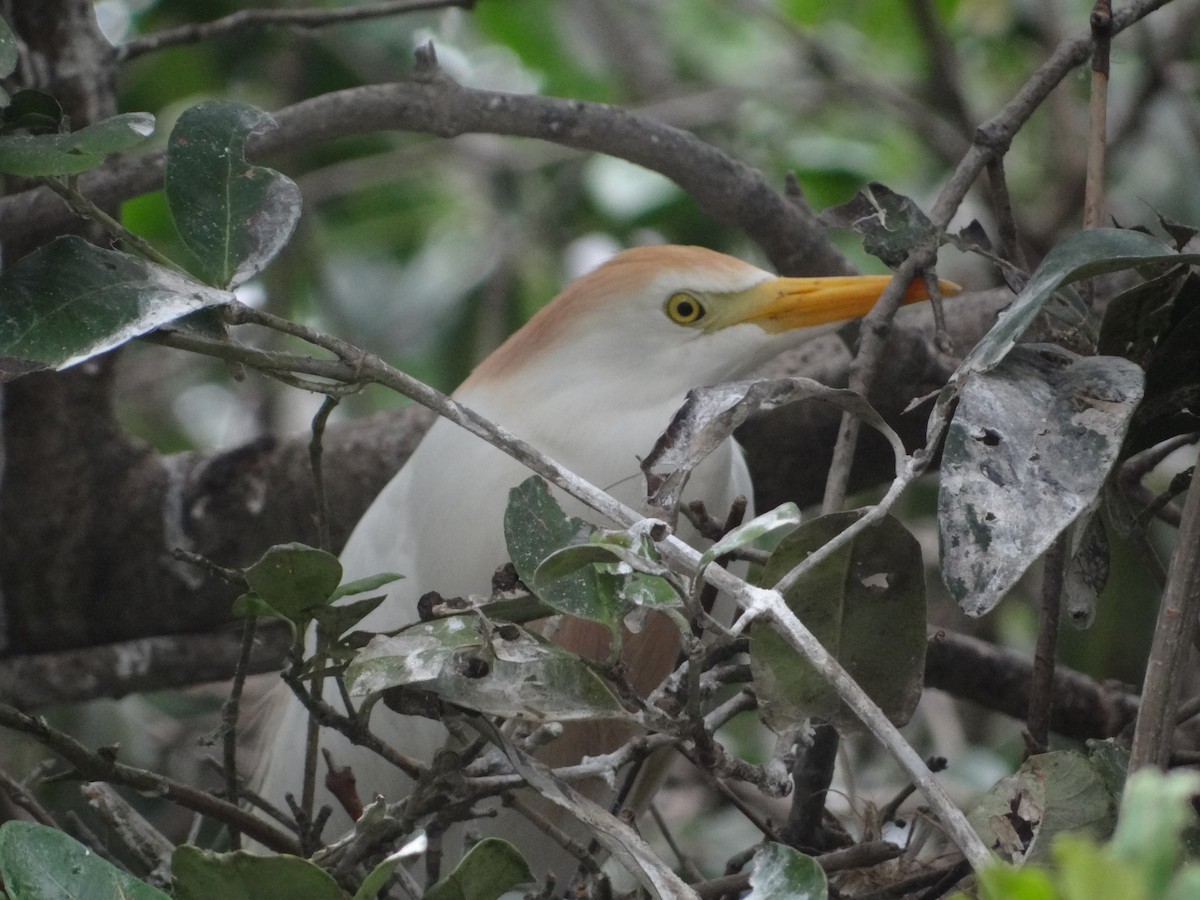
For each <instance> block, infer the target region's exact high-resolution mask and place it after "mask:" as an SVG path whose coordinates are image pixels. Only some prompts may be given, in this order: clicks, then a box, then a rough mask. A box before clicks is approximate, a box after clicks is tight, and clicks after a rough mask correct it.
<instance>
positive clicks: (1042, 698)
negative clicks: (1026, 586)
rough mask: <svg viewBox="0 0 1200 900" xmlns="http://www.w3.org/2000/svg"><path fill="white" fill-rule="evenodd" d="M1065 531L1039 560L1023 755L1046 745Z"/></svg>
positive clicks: (1065, 556)
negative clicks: (1038, 594) (1038, 603)
mask: <svg viewBox="0 0 1200 900" xmlns="http://www.w3.org/2000/svg"><path fill="white" fill-rule="evenodd" d="M1067 562H1068V554H1067V533H1066V532H1063V533H1062V534H1060V535H1059V536H1058V537H1056V538H1055V539H1054V542H1053V543H1052V544H1051V545H1050V548H1049V549H1048V550H1047V551H1046V554H1045V556H1044V557H1043V559H1042V604H1041V608H1040V609H1039V611H1038V632H1037V645H1036V647H1035V648H1034V651H1033V678H1032V680H1031V681H1030V685H1029V715H1028V717H1027V718H1026V720H1025V758H1026V759H1028V758H1029V757H1030V756H1033V755H1034V754H1035V753H1045V752H1046V750H1047V749H1049V746H1050V711H1051V708H1052V707H1053V704H1054V664H1055V657H1056V655H1057V647H1058V622H1059V618H1060V613H1061V611H1062V594H1063V587H1064V585H1065V583H1066V572H1067Z"/></svg>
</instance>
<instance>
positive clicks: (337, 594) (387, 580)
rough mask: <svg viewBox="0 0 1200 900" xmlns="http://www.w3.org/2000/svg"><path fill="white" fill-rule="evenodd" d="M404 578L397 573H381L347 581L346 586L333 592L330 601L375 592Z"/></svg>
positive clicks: (339, 587) (340, 586) (341, 586)
mask: <svg viewBox="0 0 1200 900" xmlns="http://www.w3.org/2000/svg"><path fill="white" fill-rule="evenodd" d="M403 577H404V576H403V575H400V574H398V573H396V572H381V573H380V574H378V575H368V576H367V577H366V578H356V579H355V580H354V581H347V582H346V583H345V584H343V585H339V586H338V589H337V590H336V591H334V592H333V594H332V595H331V596H330V598H329V599H330V601H334V600H341V599H342V598H343V597H350V596H353V595H354V594H362V593H365V592H367V591H373V590H376V589H377V588H381V587H383V586H384V585H385V584H391V583H392V582H393V581H399V580H400V579H401V578H403Z"/></svg>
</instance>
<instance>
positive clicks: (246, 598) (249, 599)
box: [230, 591, 290, 621]
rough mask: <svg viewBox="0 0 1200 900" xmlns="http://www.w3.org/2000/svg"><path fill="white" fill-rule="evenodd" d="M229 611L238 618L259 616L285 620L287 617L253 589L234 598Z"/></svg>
mask: <svg viewBox="0 0 1200 900" xmlns="http://www.w3.org/2000/svg"><path fill="white" fill-rule="evenodd" d="M230 611H231V612H232V613H233V614H234V615H235V616H237V617H238V618H239V619H256V618H258V617H259V616H267V617H269V618H273V619H285V620H286V619H287V618H288V617H287V616H285V615H284V614H283V613H281V612H280V611H279V610H277V609H276V608H275V607H273V606H272V605H271V604H270V603H268V602H267V601H266V600H264V599H263V598H262V597H260V596H258V594H256V593H254V592H253V591H248V592H247V593H245V594H242V595H241V596H240V597H238V598H237V599H236V600H234V601H233V606H232V608H231V610H230ZM289 621H290V620H289Z"/></svg>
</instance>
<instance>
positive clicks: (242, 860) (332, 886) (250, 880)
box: [171, 844, 346, 900]
mask: <svg viewBox="0 0 1200 900" xmlns="http://www.w3.org/2000/svg"><path fill="white" fill-rule="evenodd" d="M171 873H172V874H173V875H174V877H175V884H174V891H175V900H212V898H214V897H220V898H221V900H296V898H300V897H303V898H304V900H344V898H345V896H346V895H345V894H344V893H343V892H342V889H341V888H339V887H338V884H337V882H336V881H334V880H333V876H332V875H330V874H329V873H328V872H326V871H325V870H324V869H322V868H321V867H320V866H317V865H314V864H313V863H311V862H309V861H308V860H306V859H300V858H299V857H298V856H287V855H284V854H278V855H275V856H260V855H258V854H254V853H246V852H244V851H238V852H237V853H214V852H212V851H211V850H201V849H200V848H199V847H193V846H191V845H190V844H184V845H182V846H180V847H179V848H177V849H176V850H175V853H174V855H173V856H172V857H171Z"/></svg>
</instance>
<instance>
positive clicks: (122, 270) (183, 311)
mask: <svg viewBox="0 0 1200 900" xmlns="http://www.w3.org/2000/svg"><path fill="white" fill-rule="evenodd" d="M231 300H233V296H232V295H231V294H227V293H225V292H224V291H218V290H215V289H214V288H211V287H208V286H207V285H204V284H201V283H200V282H198V281H193V280H192V279H190V278H188V277H187V276H185V275H181V274H179V273H178V272H174V271H172V270H171V269H166V268H164V267H162V266H158V265H155V264H154V263H151V262H147V261H145V260H144V259H141V258H139V257H136V256H131V255H129V254H128V253H121V252H118V251H116V250H102V249H100V248H99V247H95V246H93V245H92V244H89V243H88V242H87V241H84V240H82V239H81V238H77V237H73V236H69V237H61V238H58V239H57V240H55V241H54V242H53V243H51V244H49V245H48V246H46V247H43V248H42V249H40V250H36V251H34V252H33V253H31V254H29V255H28V256H26V257H24V258H22V259H21V260H19V261H18V262H17V263H16V264H15V265H13V266H11V267H10V268H8V269H7V270H6V271H5V272H4V273H3V274H2V275H0V356H3V357H10V358H14V359H18V360H29V361H34V362H36V363H40V364H42V365H44V366H49V367H51V368H56V369H65V368H67V367H68V366H72V365H75V364H76V363H79V362H82V361H83V360H85V359H90V358H91V357H93V356H96V355H97V354H100V353H103V352H105V351H106V350H111V349H112V348H114V347H117V346H119V345H121V344H123V343H125V342H126V341H128V340H130V339H132V338H135V337H137V336H138V335H142V334H145V333H146V332H148V331H152V330H153V329H155V328H158V327H160V326H162V325H166V324H167V323H169V322H172V321H174V320H175V319H178V318H179V317H180V316H184V315H187V314H188V313H190V312H194V311H195V310H198V309H202V308H204V307H207V306H217V305H220V304H223V303H228V302H230V301H231Z"/></svg>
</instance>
